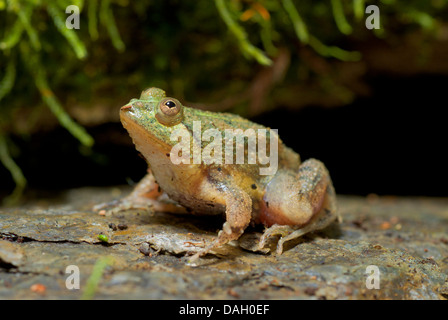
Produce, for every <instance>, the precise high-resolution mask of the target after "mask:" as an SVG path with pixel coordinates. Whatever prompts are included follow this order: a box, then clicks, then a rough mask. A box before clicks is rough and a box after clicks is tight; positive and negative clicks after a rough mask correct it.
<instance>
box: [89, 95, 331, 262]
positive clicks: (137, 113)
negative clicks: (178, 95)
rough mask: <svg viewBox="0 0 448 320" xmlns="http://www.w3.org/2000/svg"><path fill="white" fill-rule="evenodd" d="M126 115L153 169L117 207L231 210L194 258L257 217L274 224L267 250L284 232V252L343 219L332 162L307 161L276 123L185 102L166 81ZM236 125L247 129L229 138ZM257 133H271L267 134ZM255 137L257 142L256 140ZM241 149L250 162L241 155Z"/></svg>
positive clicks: (123, 109) (124, 121) (137, 144)
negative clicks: (330, 167)
mask: <svg viewBox="0 0 448 320" xmlns="http://www.w3.org/2000/svg"><path fill="white" fill-rule="evenodd" d="M120 119H121V122H122V124H123V126H124V127H125V128H126V130H127V131H128V133H129V135H130V136H131V138H132V140H133V142H134V144H135V147H136V149H137V150H138V151H139V152H140V153H141V154H142V155H143V157H144V158H145V159H146V161H147V163H148V173H147V175H146V176H145V177H144V178H143V179H142V180H141V181H140V182H139V183H138V184H137V186H136V187H135V189H134V190H133V191H132V193H131V194H130V195H128V196H127V197H125V198H123V199H121V200H119V201H117V202H115V203H114V205H113V207H114V208H113V209H112V210H114V211H117V210H125V209H129V208H149V207H152V208H153V210H155V211H159V212H173V213H191V214H196V215H216V214H222V215H224V216H225V222H224V225H223V227H222V230H221V231H220V232H219V233H218V235H217V237H216V239H215V240H214V241H212V242H211V243H209V244H207V245H206V246H205V247H203V248H201V249H200V250H199V251H198V252H196V254H195V255H194V256H193V257H192V259H191V261H194V260H196V259H197V258H199V257H201V256H203V255H205V254H207V253H209V252H210V251H212V250H213V249H216V248H218V247H220V246H222V245H224V244H226V243H228V242H229V241H232V240H237V239H238V238H239V237H240V236H241V235H242V234H243V233H244V230H245V229H246V228H247V227H248V226H249V225H250V224H252V225H253V224H262V225H264V226H265V227H266V229H265V231H264V233H263V235H262V236H261V238H260V241H259V243H258V248H259V249H263V248H264V247H265V245H266V243H267V240H268V239H269V238H271V237H273V236H280V239H279V241H278V243H277V251H276V252H277V254H281V253H282V251H283V244H284V243H285V242H286V241H288V240H291V239H294V238H297V237H300V236H302V235H304V234H305V233H308V232H310V231H315V230H319V229H323V228H325V227H326V226H328V225H329V224H330V223H332V222H333V221H334V220H336V219H337V218H338V214H337V208H336V194H335V190H334V188H333V184H332V181H331V178H330V175H329V173H328V171H327V169H326V167H325V165H324V164H323V163H322V162H320V161H318V160H316V159H308V160H306V161H304V162H301V160H300V157H299V155H298V154H297V153H296V152H294V151H293V150H292V149H290V148H288V147H287V146H285V145H284V144H283V143H282V141H281V140H280V138H279V137H278V135H277V132H276V131H275V130H271V129H269V128H266V127H264V126H262V125H259V124H256V123H253V122H251V121H249V120H247V119H244V118H242V117H240V116H237V115H234V114H230V113H217V112H210V111H204V110H198V109H194V108H189V107H186V106H183V105H182V104H181V103H180V102H179V101H178V100H177V99H175V98H170V97H167V96H166V94H165V92H164V91H163V90H162V89H159V88H149V89H146V90H144V91H143V92H142V93H141V96H140V98H139V99H132V100H131V101H130V103H129V104H127V105H125V106H123V107H121V109H120ZM238 129H239V131H238ZM234 131H236V132H240V133H241V132H243V134H246V135H245V137H243V138H242V139H240V140H238V139H237V137H238V134H235V135H234V138H235V139H233V138H232V140H229V139H226V137H227V136H226V134H227V133H229V132H234ZM257 132H258V133H260V132H264V133H266V135H265V138H266V139H264V140H263V139H262V136H263V135H261V136H260V135H258V136H257V134H256V133H257ZM180 133H182V134H180ZM250 133H255V134H252V135H251V134H250ZM204 136H207V138H206V139H204V138H205V137H204ZM211 137H212V138H211ZM221 137H224V139H221ZM257 137H258V138H259V139H258V140H257V139H256V138H257ZM268 139H269V143H267V140H268ZM204 140H205V141H204ZM229 141H230V142H229ZM238 141H239V142H242V145H239V144H238V143H237V142H238ZM254 141H255V142H254ZM181 142H182V144H181ZM251 142H252V143H255V146H254V145H252V146H249V144H250V143H251ZM212 144H213V146H212V147H211V145H212ZM180 146H183V147H184V148H180ZM186 146H188V147H186ZM261 147H263V148H261ZM263 149H265V152H266V154H269V158H268V160H271V161H270V163H269V161H266V159H267V158H266V157H264V158H263V157H261V156H260V157H257V154H256V150H258V151H259V150H263ZM254 152H255V155H254ZM241 155H244V160H245V161H241V159H240V161H239V162H238V161H236V160H235V159H236V158H237V157H238V156H241ZM198 156H199V160H198ZM200 156H202V158H201V157H200ZM249 158H250V161H249ZM263 169H264V171H262V170H263ZM268 169H273V170H268ZM101 208H104V206H99V207H97V208H96V209H97V210H98V209H101Z"/></svg>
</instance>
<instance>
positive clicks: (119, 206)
mask: <svg viewBox="0 0 448 320" xmlns="http://www.w3.org/2000/svg"><path fill="white" fill-rule="evenodd" d="M151 207H153V203H152V202H151V201H149V199H138V198H135V197H125V198H123V199H115V200H112V201H109V202H105V203H100V204H97V205H96V206H94V207H93V211H94V212H100V213H101V212H104V213H107V214H115V213H118V212H120V211H126V210H130V209H143V210H149V209H150V208H151Z"/></svg>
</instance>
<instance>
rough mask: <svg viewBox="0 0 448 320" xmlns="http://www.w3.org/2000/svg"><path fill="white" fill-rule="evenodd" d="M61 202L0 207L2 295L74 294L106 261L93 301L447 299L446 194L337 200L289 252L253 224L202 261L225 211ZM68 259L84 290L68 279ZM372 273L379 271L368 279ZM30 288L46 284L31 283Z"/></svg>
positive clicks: (81, 193)
mask: <svg viewBox="0 0 448 320" xmlns="http://www.w3.org/2000/svg"><path fill="white" fill-rule="evenodd" d="M114 190H115V191H114V192H115V194H116V189H114ZM123 193H125V192H123ZM100 198H102V199H100ZM64 199H65V201H64V202H62V204H60V205H57V203H61V201H60V199H59V202H53V201H52V200H49V201H48V202H47V204H46V205H42V202H40V203H39V204H37V205H32V204H31V205H27V206H26V207H19V208H9V209H6V208H4V209H1V210H0V239H3V240H0V299H12V298H14V299H16V298H19V299H20V298H27V299H34V298H35V299H42V298H48V299H52V298H62V299H79V298H80V297H81V296H82V293H83V290H85V288H86V284H87V281H88V279H89V277H90V276H91V274H92V270H93V268H94V266H95V264H96V263H97V261H98V259H99V258H101V257H111V261H112V262H111V263H110V265H108V266H107V268H106V269H105V271H104V273H103V275H102V278H101V281H99V285H98V288H96V291H95V294H94V297H95V298H107V299H109V298H114V299H290V298H293V299H446V297H447V296H448V290H447V274H448V241H447V240H446V238H447V237H446V230H448V210H447V208H448V200H447V199H423V198H422V199H412V198H392V197H375V198H374V199H373V200H372V198H367V199H366V198H361V197H343V196H339V207H340V211H341V215H342V218H343V221H342V222H341V223H340V224H334V225H331V226H330V227H328V228H327V229H325V230H322V231H320V232H315V233H312V234H309V235H307V236H305V237H303V238H301V239H297V240H293V241H290V242H288V243H286V244H285V251H284V253H283V254H282V255H280V256H275V255H273V254H272V253H270V252H269V251H268V250H269V249H270V248H271V249H272V248H275V245H276V243H275V240H276V239H273V241H272V243H271V244H270V245H268V246H267V250H265V251H263V252H255V251H256V250H255V248H256V244H257V240H258V238H259V237H260V235H261V232H260V229H248V230H247V232H246V233H245V234H244V235H243V237H241V239H239V241H233V242H232V243H230V244H228V245H226V246H224V247H222V248H220V249H219V250H216V252H215V253H214V254H210V255H207V256H205V257H204V258H201V259H200V263H199V266H198V267H192V266H190V265H188V263H187V261H188V256H189V255H190V254H192V253H194V252H196V251H197V250H199V249H200V248H202V247H203V246H204V245H205V244H206V243H208V242H210V241H212V240H213V239H214V238H215V237H216V235H217V232H218V230H220V229H221V227H222V223H223V220H222V219H220V218H200V217H194V216H175V215H171V214H166V213H155V212H148V211H142V210H129V211H126V212H121V213H119V214H117V215H113V216H102V215H98V214H97V213H94V212H92V211H90V208H91V207H92V205H93V204H95V203H97V202H102V201H103V200H110V198H109V199H108V198H107V193H106V192H105V190H104V189H88V188H86V189H78V190H73V191H71V192H69V193H68V194H67V195H66V196H65V198H64ZM120 225H121V226H126V228H124V227H121V228H119V227H118V226H120ZM111 226H112V227H111ZM114 226H115V227H114ZM99 234H103V235H106V236H107V237H108V241H107V243H105V242H101V241H100V240H99V239H98V235H99ZM73 265H74V266H76V267H78V268H79V273H80V289H79V290H70V289H68V288H67V285H66V281H67V278H68V277H69V276H70V275H71V273H70V272H68V270H70V269H67V267H68V266H73ZM371 266H373V269H369V267H371ZM369 270H374V271H375V270H376V272H377V274H376V276H377V278H369V276H372V275H373V274H372V273H371V271H369ZM372 281H373V282H375V281H377V282H378V283H377V284H378V285H379V287H378V288H377V289H375V288H374V287H372V286H371V284H372V283H373V282H372ZM369 283H370V285H369ZM36 284H37V285H38V286H37V285H36ZM375 284H376V283H375ZM33 285H34V287H33V288H37V287H39V288H45V290H40V291H39V292H37V291H36V290H34V291H33V290H31V289H30V288H31V287H32V286H33Z"/></svg>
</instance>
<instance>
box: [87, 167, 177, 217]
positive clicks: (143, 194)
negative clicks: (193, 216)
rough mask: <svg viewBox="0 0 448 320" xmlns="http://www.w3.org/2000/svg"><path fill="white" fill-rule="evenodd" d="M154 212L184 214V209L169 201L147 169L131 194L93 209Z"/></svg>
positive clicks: (112, 211) (111, 211)
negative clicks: (150, 209)
mask: <svg viewBox="0 0 448 320" xmlns="http://www.w3.org/2000/svg"><path fill="white" fill-rule="evenodd" d="M149 208H152V209H153V210H154V211H156V212H171V213H185V212H186V210H185V208H184V207H181V206H180V205H177V204H175V203H173V202H172V201H170V200H169V199H168V198H167V196H166V194H165V193H163V191H162V190H161V189H160V187H159V185H158V184H157V182H156V179H155V178H154V175H153V174H152V173H151V170H149V169H148V173H147V174H146V176H144V177H143V178H142V180H140V182H139V183H138V184H137V185H136V186H135V188H134V190H132V192H131V193H130V194H129V195H128V196H126V197H124V198H122V199H117V200H113V201H111V202H106V203H101V204H98V205H96V206H94V207H93V210H94V211H100V210H106V211H107V212H109V213H115V212H119V211H124V210H129V209H149Z"/></svg>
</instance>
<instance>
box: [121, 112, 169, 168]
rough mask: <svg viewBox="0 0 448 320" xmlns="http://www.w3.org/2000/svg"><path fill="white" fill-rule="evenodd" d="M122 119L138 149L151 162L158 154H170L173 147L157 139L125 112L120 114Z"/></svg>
mask: <svg viewBox="0 0 448 320" xmlns="http://www.w3.org/2000/svg"><path fill="white" fill-rule="evenodd" d="M120 119H121V123H122V124H123V127H124V128H125V129H126V130H127V131H128V133H129V135H130V137H131V138H132V141H133V142H134V145H135V147H136V149H137V150H138V151H139V152H141V153H142V154H143V156H144V157H145V159H146V160H147V161H149V160H150V159H151V158H152V155H154V152H157V153H162V154H166V153H170V151H171V146H170V145H169V144H167V143H165V142H163V141H161V140H160V139H157V138H156V137H155V136H154V135H152V134H151V132H150V131H148V130H146V129H145V128H144V127H142V126H141V125H139V124H138V123H136V122H135V121H134V120H132V119H131V118H130V117H128V116H127V115H126V113H125V112H123V111H122V112H120Z"/></svg>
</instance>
